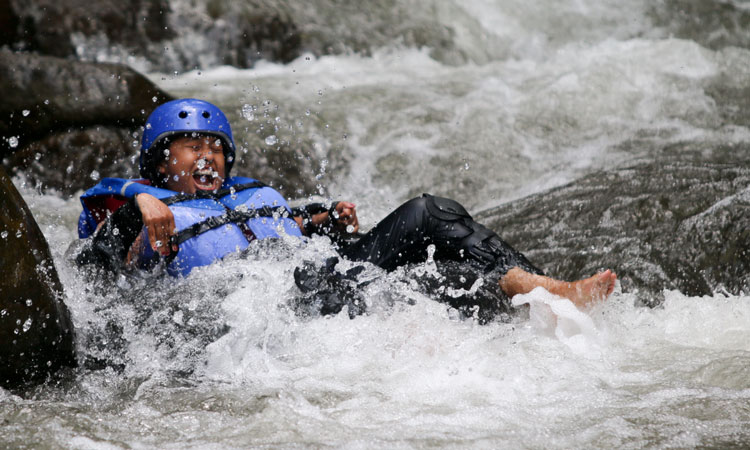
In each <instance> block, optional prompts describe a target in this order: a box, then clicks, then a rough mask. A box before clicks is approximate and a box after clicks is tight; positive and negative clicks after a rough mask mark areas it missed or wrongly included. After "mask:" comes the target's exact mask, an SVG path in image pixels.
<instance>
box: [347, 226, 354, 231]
mask: <svg viewBox="0 0 750 450" xmlns="http://www.w3.org/2000/svg"><path fill="white" fill-rule="evenodd" d="M346 232H347V233H354V225H348V226H347V227H346Z"/></svg>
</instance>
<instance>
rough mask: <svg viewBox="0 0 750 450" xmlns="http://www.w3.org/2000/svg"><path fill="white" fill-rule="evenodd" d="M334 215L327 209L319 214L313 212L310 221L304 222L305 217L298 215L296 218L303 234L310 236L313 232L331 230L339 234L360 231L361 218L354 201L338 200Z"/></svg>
mask: <svg viewBox="0 0 750 450" xmlns="http://www.w3.org/2000/svg"><path fill="white" fill-rule="evenodd" d="M333 216H335V217H332V215H331V214H330V213H329V212H328V211H326V212H322V213H318V214H313V215H312V216H311V217H310V223H309V224H305V223H303V218H302V217H301V216H297V217H295V218H294V220H295V221H296V222H297V225H299V228H300V230H302V234H304V235H305V236H310V235H311V234H312V233H319V234H328V232H329V231H331V230H333V231H336V232H337V233H339V234H345V233H350V234H353V233H356V232H357V231H359V220H358V219H357V210H356V206H354V203H351V202H338V203H337V204H336V208H335V209H334V214H333Z"/></svg>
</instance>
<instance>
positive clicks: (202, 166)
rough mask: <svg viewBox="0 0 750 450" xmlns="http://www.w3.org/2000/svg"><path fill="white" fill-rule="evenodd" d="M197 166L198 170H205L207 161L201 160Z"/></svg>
mask: <svg viewBox="0 0 750 450" xmlns="http://www.w3.org/2000/svg"><path fill="white" fill-rule="evenodd" d="M197 166H198V170H200V169H203V168H204V167H206V160H205V159H199V160H198V163H197Z"/></svg>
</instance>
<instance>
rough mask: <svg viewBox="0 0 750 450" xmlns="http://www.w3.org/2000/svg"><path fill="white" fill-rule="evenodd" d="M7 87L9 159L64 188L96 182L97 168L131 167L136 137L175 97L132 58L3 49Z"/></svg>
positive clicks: (0, 70)
mask: <svg viewBox="0 0 750 450" xmlns="http://www.w3.org/2000/svg"><path fill="white" fill-rule="evenodd" d="M0 92H2V93H3V102H2V103H1V104H0V136H2V138H0V152H2V153H0V154H1V155H2V156H4V157H5V161H4V163H5V165H6V167H10V168H13V169H14V170H15V171H18V170H23V171H25V172H26V174H27V176H29V177H30V178H31V181H42V182H43V184H44V185H45V186H50V187H54V188H57V189H60V190H62V191H63V192H74V191H76V190H77V189H82V188H83V187H86V186H88V185H91V184H92V180H91V179H90V177H91V173H92V172H93V171H94V170H98V171H101V173H107V174H111V175H112V176H126V175H132V173H129V172H128V171H127V169H126V166H127V167H132V162H131V161H130V160H129V159H128V158H127V157H128V156H130V155H131V154H132V153H133V147H132V142H133V141H134V140H136V136H138V135H139V134H138V133H139V130H140V127H141V126H142V125H143V122H144V121H145V118H146V116H147V115H148V114H149V113H150V112H151V111H152V110H153V109H154V108H155V107H156V106H157V105H159V104H160V103H162V102H164V101H166V100H168V99H170V98H171V97H170V96H169V95H168V94H166V93H165V92H163V91H161V90H160V89H159V88H157V87H156V86H154V85H153V84H152V83H151V82H150V81H149V80H147V79H146V78H145V77H144V76H142V75H140V74H138V73H137V72H135V71H133V70H132V69H130V68H128V67H126V66H122V65H116V64H95V63H81V62H76V61H69V60H65V59H61V58H56V57H49V56H39V55H32V54H25V53H11V52H9V51H2V52H0ZM13 152H15V153H13ZM124 160H126V161H124Z"/></svg>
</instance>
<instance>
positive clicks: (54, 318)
mask: <svg viewBox="0 0 750 450" xmlns="http://www.w3.org/2000/svg"><path fill="white" fill-rule="evenodd" d="M0 210H1V211H3V214H2V216H1V217H0V342H2V345H0V361H2V365H0V386H1V387H4V388H12V387H17V386H21V385H23V384H25V383H31V382H37V381H41V380H44V379H45V378H46V377H48V376H49V375H50V374H53V373H55V372H56V371H58V370H59V369H60V368H62V367H74V366H75V365H76V356H75V346H74V331H73V323H72V322H71V318H70V314H69V312H68V309H67V308H66V306H65V304H64V303H63V291H62V286H61V284H60V280H59V279H58V276H57V272H56V271H55V266H54V264H53V261H52V256H51V255H50V252H49V247H48V246H47V242H46V240H45V239H44V236H43V235H42V232H41V230H40V229H39V227H38V226H37V224H36V222H35V221H34V218H33V217H32V216H31V212H30V211H29V209H28V207H27V206H26V203H25V202H24V200H23V198H21V196H20V194H19V193H18V191H17V190H16V188H15V186H13V183H12V182H11V180H10V178H9V177H8V176H7V174H6V173H5V171H4V170H2V168H0Z"/></svg>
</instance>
